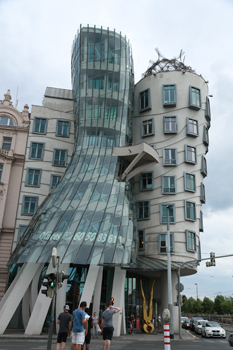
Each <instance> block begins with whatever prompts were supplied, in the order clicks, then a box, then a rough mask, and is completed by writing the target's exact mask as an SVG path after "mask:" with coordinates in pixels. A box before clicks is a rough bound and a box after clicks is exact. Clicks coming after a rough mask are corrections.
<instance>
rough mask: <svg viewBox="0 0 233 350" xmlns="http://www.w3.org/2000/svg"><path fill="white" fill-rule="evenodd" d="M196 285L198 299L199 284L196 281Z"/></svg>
mask: <svg viewBox="0 0 233 350" xmlns="http://www.w3.org/2000/svg"><path fill="white" fill-rule="evenodd" d="M195 286H196V291H197V299H198V284H197V283H195Z"/></svg>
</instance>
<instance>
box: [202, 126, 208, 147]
mask: <svg viewBox="0 0 233 350" xmlns="http://www.w3.org/2000/svg"><path fill="white" fill-rule="evenodd" d="M203 143H204V145H205V146H209V133H208V129H207V127H206V126H205V125H203Z"/></svg>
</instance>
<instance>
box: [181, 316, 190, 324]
mask: <svg viewBox="0 0 233 350" xmlns="http://www.w3.org/2000/svg"><path fill="white" fill-rule="evenodd" d="M189 320H190V319H189V318H188V317H181V324H183V322H184V321H189Z"/></svg>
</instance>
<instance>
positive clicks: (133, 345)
mask: <svg viewBox="0 0 233 350" xmlns="http://www.w3.org/2000/svg"><path fill="white" fill-rule="evenodd" d="M228 336H229V333H228V334H227V337H226V339H212V338H202V337H201V336H195V337H193V338H191V339H190V340H172V341H171V350H187V349H188V350H202V349H203V350H222V349H223V350H224V349H228V350H230V345H229V343H228V341H227V339H228ZM70 348H71V343H70V340H69V341H68V342H67V345H66V350H70ZM46 349H47V342H46V341H45V340H27V339H20V340H16V339H14V340H11V339H0V350H46ZM55 349H56V341H55V340H53V343H52V350H55ZM92 349H93V350H94V349H95V350H102V349H103V346H102V341H101V339H99V340H93V341H92V342H91V344H90V350H92ZM110 349H111V350H119V349H122V350H142V349H146V350H164V344H163V342H162V341H156V342H155V341H154V342H151V341H146V342H145V341H143V340H142V341H138V340H133V338H132V339H131V340H130V339H129V340H125V341H122V340H115V339H114V340H113V341H112V343H111V347H110Z"/></svg>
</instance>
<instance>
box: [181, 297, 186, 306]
mask: <svg viewBox="0 0 233 350" xmlns="http://www.w3.org/2000/svg"><path fill="white" fill-rule="evenodd" d="M185 302H186V296H185V295H182V305H184V304H185Z"/></svg>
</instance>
